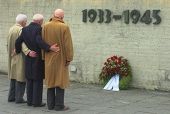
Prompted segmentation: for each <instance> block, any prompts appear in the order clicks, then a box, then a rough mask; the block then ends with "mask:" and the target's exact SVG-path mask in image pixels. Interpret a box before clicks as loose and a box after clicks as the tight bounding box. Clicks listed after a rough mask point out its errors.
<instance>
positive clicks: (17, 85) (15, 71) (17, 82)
mask: <svg viewBox="0 0 170 114" xmlns="http://www.w3.org/2000/svg"><path fill="white" fill-rule="evenodd" d="M26 23H27V16H26V15H24V14H18V15H17V17H16V24H15V25H13V26H12V27H11V28H10V30H9V34H8V39H7V51H8V77H9V79H10V89H9V95H8V102H16V103H25V102H26V101H25V100H24V99H23V96H24V92H25V72H24V71H25V69H24V57H23V54H22V53H20V54H18V55H13V50H14V48H15V41H16V39H17V38H18V37H19V35H20V33H21V29H22V28H23V27H25V26H26ZM22 51H23V52H24V54H25V55H27V54H35V53H34V52H33V51H31V50H29V49H28V48H27V47H26V45H25V44H24V43H23V44H22ZM33 56H35V55H33Z"/></svg>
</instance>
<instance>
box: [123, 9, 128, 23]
mask: <svg viewBox="0 0 170 114" xmlns="http://www.w3.org/2000/svg"><path fill="white" fill-rule="evenodd" d="M122 15H123V16H124V22H125V23H126V24H129V10H125V11H123V14H122Z"/></svg>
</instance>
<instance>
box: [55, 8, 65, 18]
mask: <svg viewBox="0 0 170 114" xmlns="http://www.w3.org/2000/svg"><path fill="white" fill-rule="evenodd" d="M54 17H56V18H59V19H63V18H64V11H63V10H62V9H56V10H55V11H54Z"/></svg>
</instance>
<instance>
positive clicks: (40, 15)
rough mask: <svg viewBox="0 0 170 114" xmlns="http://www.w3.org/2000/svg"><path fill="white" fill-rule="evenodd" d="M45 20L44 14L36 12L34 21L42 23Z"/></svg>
mask: <svg viewBox="0 0 170 114" xmlns="http://www.w3.org/2000/svg"><path fill="white" fill-rule="evenodd" d="M43 20H44V17H43V15H42V14H35V15H34V16H33V22H35V23H38V24H40V25H41V24H42V23H43Z"/></svg>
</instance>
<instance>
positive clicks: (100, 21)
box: [98, 9, 104, 23]
mask: <svg viewBox="0 0 170 114" xmlns="http://www.w3.org/2000/svg"><path fill="white" fill-rule="evenodd" d="M98 11H99V21H98V23H102V22H103V21H104V11H103V10H101V9H98Z"/></svg>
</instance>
